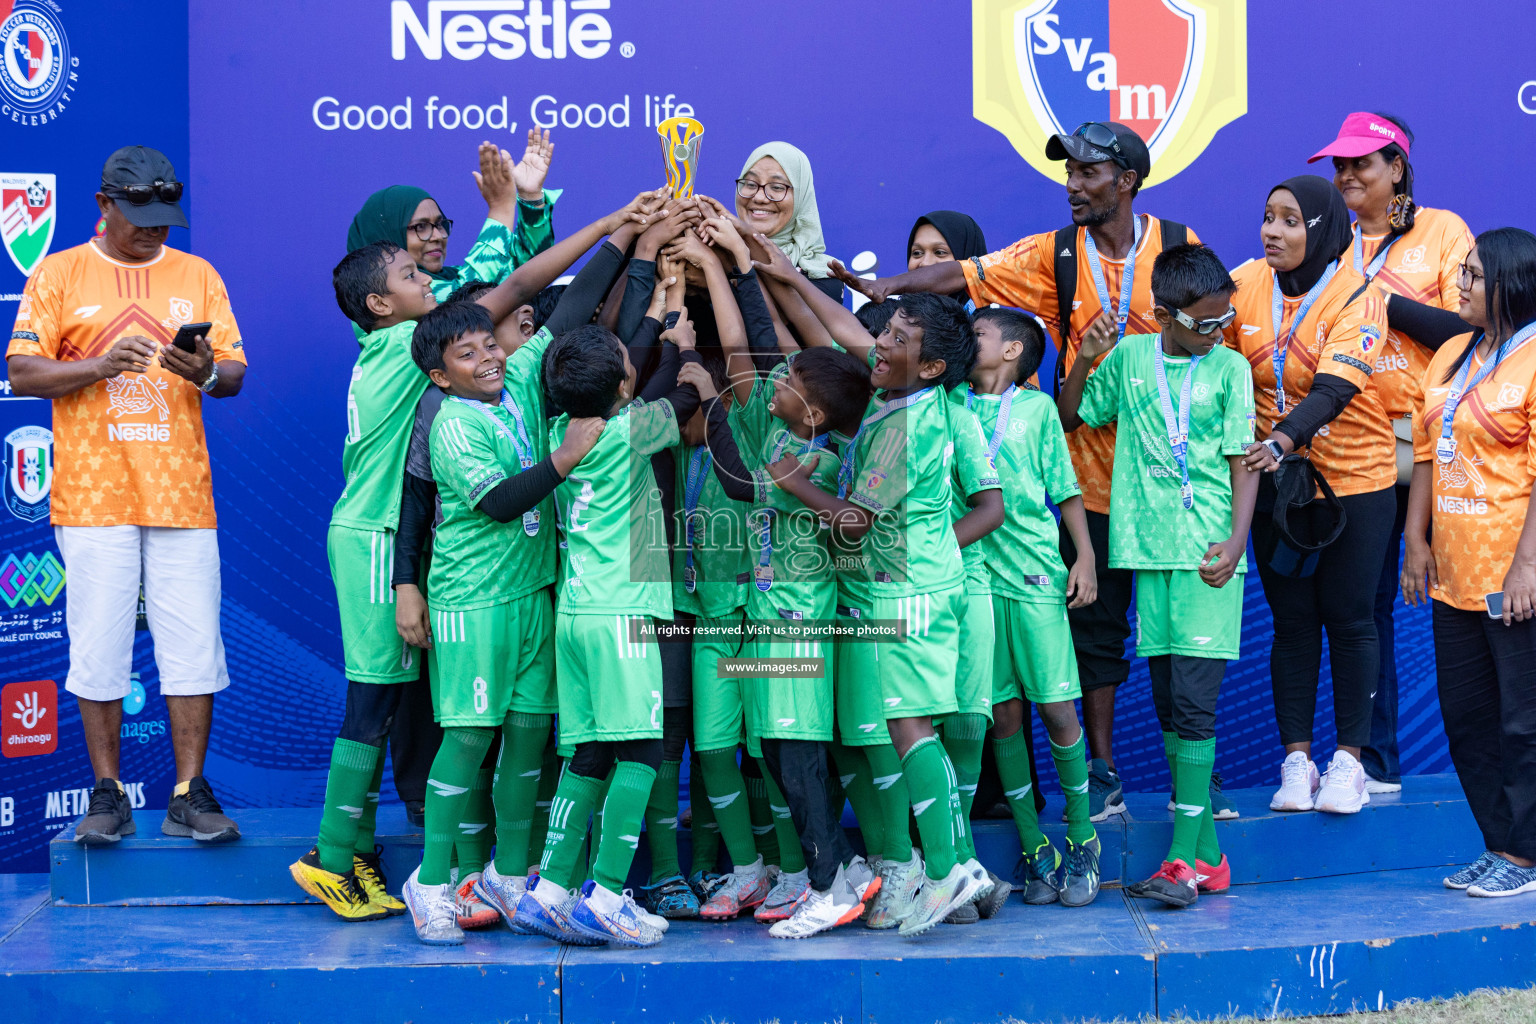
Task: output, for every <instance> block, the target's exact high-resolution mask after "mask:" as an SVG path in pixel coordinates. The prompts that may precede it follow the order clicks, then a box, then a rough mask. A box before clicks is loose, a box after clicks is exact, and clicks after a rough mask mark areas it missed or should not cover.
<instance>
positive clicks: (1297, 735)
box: [1253, 475, 1397, 747]
mask: <svg viewBox="0 0 1536 1024" xmlns="http://www.w3.org/2000/svg"><path fill="white" fill-rule="evenodd" d="M1339 501H1340V502H1341V503H1342V504H1343V506H1344V513H1345V515H1346V517H1347V522H1346V524H1345V526H1344V532H1343V533H1341V534H1340V535H1339V538H1338V539H1337V540H1336V541H1334V542H1333V543H1332V544H1330V545H1328V546H1327V547H1326V548H1324V549H1323V550H1322V551H1321V552H1320V553H1319V556H1318V559H1317V569H1316V571H1315V572H1313V574H1312V575H1311V576H1305V577H1302V578H1299V579H1295V578H1292V577H1289V576H1282V575H1280V574H1279V573H1277V572H1275V571H1274V570H1273V569H1271V568H1270V565H1269V559H1270V557H1271V556H1272V555H1273V554H1274V551H1275V547H1276V545H1277V543H1278V542H1279V536H1278V534H1277V533H1276V531H1275V528H1274V524H1273V523H1272V522H1271V520H1270V510H1271V509H1272V508H1273V507H1274V502H1275V485H1274V480H1273V478H1272V477H1270V476H1267V475H1266V476H1265V477H1264V479H1263V480H1262V481H1260V485H1259V500H1258V508H1257V509H1256V510H1255V512H1254V515H1253V550H1254V554H1255V556H1256V558H1257V561H1258V563H1259V579H1260V581H1262V582H1263V584H1264V597H1265V599H1266V600H1267V601H1268V602H1269V610H1270V613H1271V614H1272V615H1273V616H1274V621H1275V641H1274V645H1273V646H1272V647H1270V650H1269V675H1270V680H1271V685H1272V687H1273V689H1274V699H1275V722H1276V724H1277V725H1278V726H1279V727H1280V742H1281V743H1282V744H1291V743H1310V742H1311V741H1312V721H1313V719H1314V718H1315V717H1316V713H1317V684H1318V675H1319V673H1320V672H1321V670H1322V660H1323V631H1324V630H1327V631H1328V664H1329V666H1330V668H1332V670H1333V716H1334V723H1335V725H1336V726H1337V729H1338V743H1339V746H1341V747H1363V746H1365V745H1366V744H1367V743H1369V742H1370V739H1371V701H1372V698H1373V697H1374V696H1375V690H1376V675H1377V671H1378V669H1379V667H1380V657H1381V652H1380V645H1379V643H1378V642H1377V638H1376V619H1375V605H1376V581H1377V579H1378V578H1379V577H1380V576H1381V562H1382V559H1383V558H1385V557H1386V546H1387V537H1388V535H1389V534H1390V533H1391V532H1392V519H1393V517H1394V516H1395V515H1396V512H1397V499H1396V497H1395V495H1394V494H1393V490H1392V488H1390V487H1389V488H1387V489H1385V490H1381V491H1373V492H1372V493H1370V494H1352V495H1349V496H1348V497H1340V498H1339ZM1324 516H1325V512H1324V509H1323V506H1322V502H1320V501H1315V502H1313V503H1312V504H1311V505H1309V506H1307V508H1306V509H1304V510H1302V512H1301V514H1300V515H1293V516H1292V520H1291V521H1292V522H1293V523H1295V524H1297V525H1298V526H1299V527H1302V528H1305V527H1306V526H1307V525H1308V524H1307V523H1306V519H1307V518H1311V519H1313V520H1315V521H1316V522H1317V524H1318V525H1321V520H1322V519H1323V517H1324ZM1293 528H1294V527H1293Z"/></svg>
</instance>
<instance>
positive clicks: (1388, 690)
mask: <svg viewBox="0 0 1536 1024" xmlns="http://www.w3.org/2000/svg"><path fill="white" fill-rule="evenodd" d="M1396 491H1397V515H1396V517H1395V518H1394V519H1393V521H1392V535H1391V536H1390V537H1388V538H1387V556H1386V558H1385V559H1383V560H1382V563H1381V578H1380V579H1379V580H1377V581H1376V638H1377V643H1378V644H1379V645H1380V648H1381V664H1380V667H1379V668H1378V669H1377V671H1376V700H1375V702H1374V703H1373V704H1372V705H1371V742H1370V743H1368V744H1366V745H1365V746H1364V747H1362V748H1361V749H1360V763H1361V764H1362V765H1364V766H1365V773H1366V774H1367V775H1369V776H1370V777H1371V778H1373V779H1375V780H1376V781H1377V782H1401V781H1402V778H1403V776H1402V765H1401V764H1399V763H1398V752H1397V652H1396V650H1395V648H1394V644H1395V629H1394V625H1393V622H1392V607H1393V606H1394V605H1395V604H1396V603H1397V595H1398V590H1399V586H1398V581H1399V576H1400V575H1401V566H1402V555H1403V524H1404V520H1405V519H1406V518H1407V515H1408V488H1406V487H1401V486H1399V487H1397V488H1396Z"/></svg>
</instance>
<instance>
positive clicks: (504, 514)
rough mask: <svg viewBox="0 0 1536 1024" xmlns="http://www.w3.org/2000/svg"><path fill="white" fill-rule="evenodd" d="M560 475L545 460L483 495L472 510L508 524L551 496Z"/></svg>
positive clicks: (552, 464) (546, 459) (549, 461)
mask: <svg viewBox="0 0 1536 1024" xmlns="http://www.w3.org/2000/svg"><path fill="white" fill-rule="evenodd" d="M559 484H560V472H559V471H558V470H556V469H555V464H554V462H553V461H552V460H551V459H550V458H549V457H548V456H546V457H545V458H544V461H543V462H540V463H539V464H538V465H536V466H533V467H531V468H529V469H525V470H523V471H522V472H521V473H518V474H517V475H516V476H509V477H507V479H505V480H503V481H502V482H501V483H499V484H497V485H496V486H495V487H492V488H491V489H490V490H488V491H486V492H485V494H484V496H482V497H481V498H480V504H478V505H476V506H475V507H476V508H478V509H479V510H480V511H481V512H484V513H485V514H486V515H488V516H490V517H491V518H492V519H494V520H496V521H497V522H498V523H510V522H511V521H512V520H514V519H516V518H518V517H519V516H521V515H522V514H523V513H524V512H527V511H529V510H531V509H533V508H534V507H535V506H537V505H538V503H539V502H541V501H543V500H544V499H545V498H547V497H549V496H550V495H551V494H553V493H554V491H555V488H556V487H557V486H559Z"/></svg>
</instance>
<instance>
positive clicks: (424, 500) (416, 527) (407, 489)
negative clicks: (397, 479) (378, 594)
mask: <svg viewBox="0 0 1536 1024" xmlns="http://www.w3.org/2000/svg"><path fill="white" fill-rule="evenodd" d="M436 512H437V484H436V482H435V481H433V480H432V479H431V478H430V477H429V478H427V479H425V480H423V479H422V478H421V477H419V476H417V475H416V474H414V473H412V472H410V471H409V470H407V471H406V474H405V485H404V487H403V488H402V489H401V492H400V525H399V527H398V529H397V530H396V531H395V562H394V565H393V566H392V567H391V568H390V577H389V581H390V583H391V584H392V585H394V586H398V585H400V584H402V583H413V584H415V585H416V586H420V585H421V584H422V583H423V582H424V581H423V580H422V579H421V554H422V552H423V551H425V550H426V547H427V539H428V537H430V536H431V533H432V519H433V516H434V515H435V514H436Z"/></svg>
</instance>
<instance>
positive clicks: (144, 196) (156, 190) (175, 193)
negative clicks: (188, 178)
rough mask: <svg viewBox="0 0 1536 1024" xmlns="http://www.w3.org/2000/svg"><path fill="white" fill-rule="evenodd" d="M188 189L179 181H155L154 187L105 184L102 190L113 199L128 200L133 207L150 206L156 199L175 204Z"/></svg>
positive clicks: (158, 179)
mask: <svg viewBox="0 0 1536 1024" xmlns="http://www.w3.org/2000/svg"><path fill="white" fill-rule="evenodd" d="M185 188H186V186H185V185H183V184H182V183H181V182H179V181H165V180H163V179H160V178H156V179H155V183H154V184H153V185H108V184H107V183H105V182H103V183H102V185H101V190H102V191H103V192H105V193H106V194H107V195H108V196H110V197H111V198H113V199H126V200H128V202H129V204H130V205H132V206H148V205H149V204H150V203H152V202H153V201H155V200H156V199H158V200H160V201H161V202H162V203H174V202H176V200H178V199H180V198H181V193H182V191H183V190H184V189H185Z"/></svg>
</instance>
